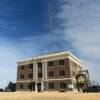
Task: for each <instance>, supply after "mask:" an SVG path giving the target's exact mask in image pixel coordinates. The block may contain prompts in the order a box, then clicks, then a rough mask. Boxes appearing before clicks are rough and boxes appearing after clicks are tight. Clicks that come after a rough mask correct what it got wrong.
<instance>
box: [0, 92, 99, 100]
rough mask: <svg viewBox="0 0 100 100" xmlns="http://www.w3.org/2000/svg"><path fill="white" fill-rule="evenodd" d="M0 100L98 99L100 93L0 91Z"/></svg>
mask: <svg viewBox="0 0 100 100" xmlns="http://www.w3.org/2000/svg"><path fill="white" fill-rule="evenodd" d="M0 100H100V93H67V92H66V93H59V92H44V93H34V92H16V93H0Z"/></svg>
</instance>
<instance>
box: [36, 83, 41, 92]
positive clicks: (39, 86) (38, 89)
mask: <svg viewBox="0 0 100 100" xmlns="http://www.w3.org/2000/svg"><path fill="white" fill-rule="evenodd" d="M37 91H38V92H41V83H37Z"/></svg>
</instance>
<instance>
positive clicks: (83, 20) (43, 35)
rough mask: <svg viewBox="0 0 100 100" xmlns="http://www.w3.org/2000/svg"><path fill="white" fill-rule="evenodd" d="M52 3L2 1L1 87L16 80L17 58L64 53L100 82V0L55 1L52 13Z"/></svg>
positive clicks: (0, 19) (0, 34) (0, 28)
mask: <svg viewBox="0 0 100 100" xmlns="http://www.w3.org/2000/svg"><path fill="white" fill-rule="evenodd" d="M49 1H50V0H0V57H1V60H0V87H4V86H5V85H6V84H7V82H8V81H10V80H12V81H15V80H16V68H17V67H16V61H17V60H18V59H21V58H27V57H31V56H35V55H40V54H44V53H48V52H53V51H64V50H68V51H71V52H72V53H74V54H75V55H77V56H78V57H79V58H80V59H82V61H83V63H84V67H85V68H87V69H88V70H89V72H90V76H91V80H96V81H98V82H100V78H99V72H100V67H99V65H100V62H99V60H100V56H99V55H100V28H99V27H100V7H99V5H100V0H77V1H76V0H52V1H53V2H52V9H51V12H50V9H49V8H48V7H49ZM50 15H52V20H50V19H51V17H50ZM51 21H52V25H51Z"/></svg>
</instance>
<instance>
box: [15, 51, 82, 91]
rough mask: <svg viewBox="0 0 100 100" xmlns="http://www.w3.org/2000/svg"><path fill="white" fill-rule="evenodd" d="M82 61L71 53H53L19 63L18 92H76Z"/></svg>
mask: <svg viewBox="0 0 100 100" xmlns="http://www.w3.org/2000/svg"><path fill="white" fill-rule="evenodd" d="M81 70H82V63H81V61H80V60H79V59H78V58H77V57H75V56H74V55H73V54H72V53H70V52H58V53H51V54H46V55H42V56H37V57H32V58H29V59H24V60H19V61H18V62H17V81H16V90H17V91H36V92H39V91H76V90H77V86H76V75H77V74H78V72H79V71H81Z"/></svg>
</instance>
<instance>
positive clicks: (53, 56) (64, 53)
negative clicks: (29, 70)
mask: <svg viewBox="0 0 100 100" xmlns="http://www.w3.org/2000/svg"><path fill="white" fill-rule="evenodd" d="M62 56H63V57H67V56H71V57H72V58H73V59H75V60H76V61H77V62H79V63H81V61H80V59H78V58H77V57H76V56H74V55H73V54H72V53H70V52H69V51H68V52H66V51H64V52H59V53H52V54H47V55H42V56H37V57H32V58H29V59H23V60H19V61H17V63H27V62H32V61H34V62H36V60H42V61H43V60H45V59H46V60H48V59H53V58H58V57H62Z"/></svg>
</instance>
